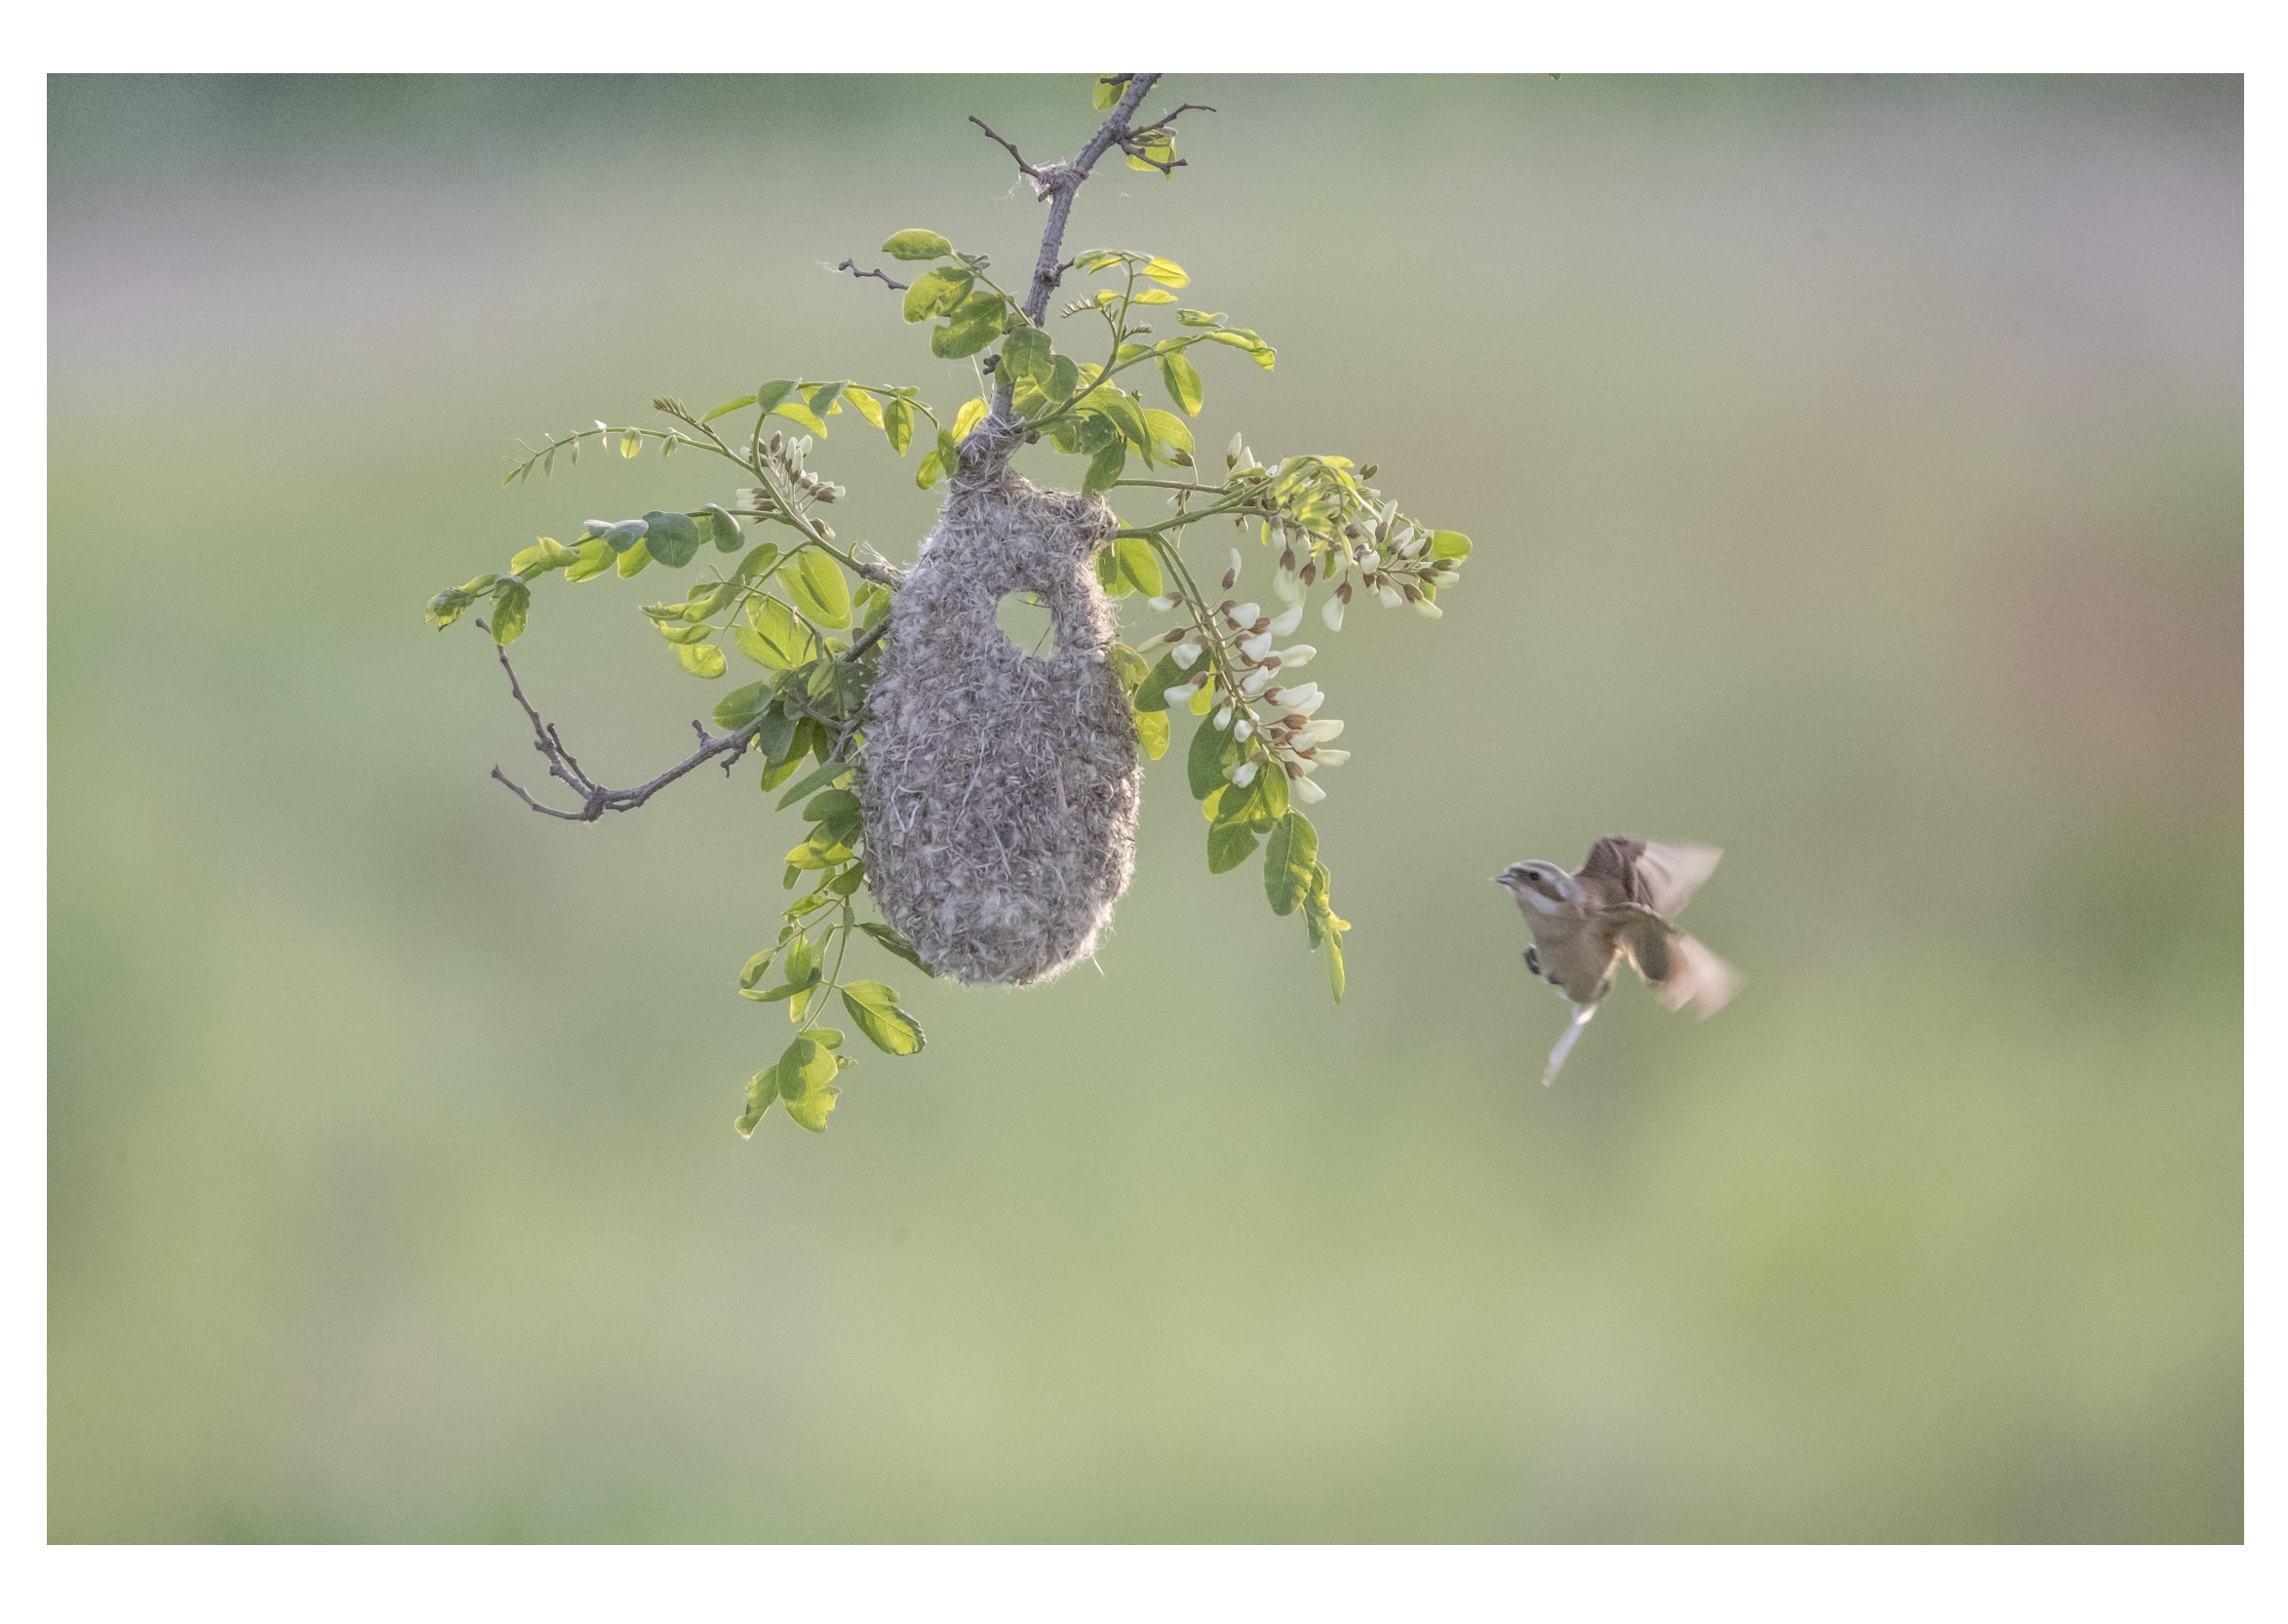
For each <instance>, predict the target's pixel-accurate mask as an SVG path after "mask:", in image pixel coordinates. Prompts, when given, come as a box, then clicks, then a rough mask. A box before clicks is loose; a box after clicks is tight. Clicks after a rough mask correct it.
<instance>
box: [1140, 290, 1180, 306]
mask: <svg viewBox="0 0 2288 1624" xmlns="http://www.w3.org/2000/svg"><path fill="white" fill-rule="evenodd" d="M1175 301H1176V296H1175V295H1173V294H1171V293H1169V292H1168V291H1167V290H1166V289H1165V288H1139V289H1137V290H1136V293H1135V296H1134V297H1131V298H1130V299H1129V300H1128V302H1129V303H1130V304H1173V303H1175Z"/></svg>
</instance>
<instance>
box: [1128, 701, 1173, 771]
mask: <svg viewBox="0 0 2288 1624" xmlns="http://www.w3.org/2000/svg"><path fill="white" fill-rule="evenodd" d="M1167 739H1168V725H1167V707H1166V706H1162V707H1161V708H1160V709H1159V710H1140V711H1138V712H1136V742H1137V743H1138V744H1140V745H1142V746H1143V747H1144V754H1145V756H1146V757H1147V758H1148V759H1150V760H1152V761H1158V760H1160V758H1161V757H1163V756H1164V755H1166V754H1167Z"/></svg>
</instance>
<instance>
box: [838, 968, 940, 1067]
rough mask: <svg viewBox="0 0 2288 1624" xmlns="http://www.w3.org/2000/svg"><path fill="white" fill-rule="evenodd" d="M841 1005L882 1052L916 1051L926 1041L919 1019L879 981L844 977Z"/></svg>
mask: <svg viewBox="0 0 2288 1624" xmlns="http://www.w3.org/2000/svg"><path fill="white" fill-rule="evenodd" d="M842 1003H843V1008H844V1009H846V1010H849V1012H850V1019H852V1020H854V1021H856V1022H857V1023H858V1030H859V1031H861V1032H863V1033H865V1034H866V1036H867V1037H868V1038H869V1039H871V1040H872V1041H873V1044H874V1047H875V1048H876V1049H879V1050H882V1051H883V1052H884V1053H885V1054H919V1053H921V1052H922V1046H923V1044H924V1042H925V1040H924V1038H923V1036H922V1023H921V1022H920V1021H917V1020H916V1019H915V1018H914V1017H913V1016H912V1015H909V1014H907V1013H906V1012H905V1011H904V1010H901V1009H899V1008H898V1007H897V994H896V993H894V992H892V991H891V990H890V989H889V988H888V987H887V986H885V985H883V983H881V982H880V981H847V982H845V983H844V984H843V989H842Z"/></svg>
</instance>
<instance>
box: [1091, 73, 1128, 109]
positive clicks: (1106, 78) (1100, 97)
mask: <svg viewBox="0 0 2288 1624" xmlns="http://www.w3.org/2000/svg"><path fill="white" fill-rule="evenodd" d="M1127 88H1128V82H1127V80H1126V79H1124V78H1123V77H1122V76H1121V75H1119V74H1117V73H1116V74H1109V75H1107V74H1099V75H1097V78H1096V83H1095V84H1094V85H1092V86H1090V87H1089V91H1088V105H1089V106H1091V107H1094V108H1095V109H1096V110H1097V111H1098V112H1103V111H1104V110H1105V109H1106V108H1108V107H1117V106H1119V105H1120V101H1121V96H1122V94H1123V93H1124V92H1125V91H1126V90H1127Z"/></svg>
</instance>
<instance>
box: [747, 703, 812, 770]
mask: <svg viewBox="0 0 2288 1624" xmlns="http://www.w3.org/2000/svg"><path fill="white" fill-rule="evenodd" d="M798 721H799V718H796V717H792V716H789V715H788V714H787V713H786V710H785V707H784V706H782V705H779V704H777V703H776V702H775V701H774V702H773V703H772V704H771V705H770V706H769V708H767V709H766V710H764V711H763V713H762V723H763V725H762V726H761V727H759V728H757V729H756V730H755V747H756V748H757V749H758V750H761V751H762V752H763V759H764V760H765V761H769V762H775V763H777V764H779V765H778V767H776V768H767V769H765V771H764V773H763V787H764V788H765V789H770V788H773V787H775V785H776V784H780V783H784V782H785V781H786V780H787V779H788V778H790V777H792V776H793V775H794V771H795V769H796V768H797V767H798V766H800V765H801V761H800V759H799V758H798V757H797V756H796V755H795V736H796V734H797V733H800V732H801V729H800V728H799V727H798V726H797V722H798ZM780 769H783V771H780ZM772 772H777V774H778V776H777V777H776V778H775V779H773V778H772V776H771V773H772Z"/></svg>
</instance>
